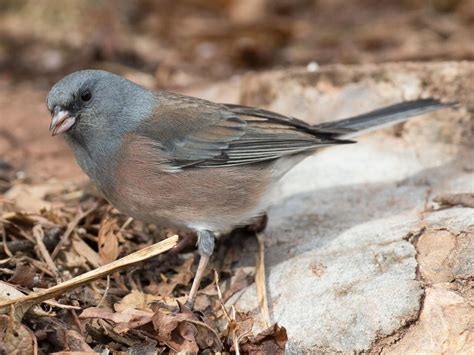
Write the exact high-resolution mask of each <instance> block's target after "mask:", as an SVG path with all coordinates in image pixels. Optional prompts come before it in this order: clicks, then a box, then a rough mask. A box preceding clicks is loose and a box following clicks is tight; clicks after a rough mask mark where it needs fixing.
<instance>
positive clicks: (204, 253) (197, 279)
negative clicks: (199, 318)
mask: <svg viewBox="0 0 474 355" xmlns="http://www.w3.org/2000/svg"><path fill="white" fill-rule="evenodd" d="M197 233H198V241H197V246H198V252H199V255H201V257H200V258H199V264H198V268H197V271H196V275H195V276H194V280H193V285H192V286H191V291H190V292H189V296H188V300H187V301H186V305H187V306H188V307H189V308H192V307H193V304H194V299H195V298H196V293H197V291H198V289H199V285H200V283H201V279H202V276H203V274H204V271H206V266H207V263H208V262H209V258H210V257H211V255H212V252H213V251H214V239H215V237H214V233H212V232H211V231H208V230H200V231H198V232H197Z"/></svg>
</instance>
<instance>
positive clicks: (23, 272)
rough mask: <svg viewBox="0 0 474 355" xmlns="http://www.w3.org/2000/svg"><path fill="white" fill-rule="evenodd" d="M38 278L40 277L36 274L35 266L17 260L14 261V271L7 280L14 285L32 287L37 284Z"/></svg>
mask: <svg viewBox="0 0 474 355" xmlns="http://www.w3.org/2000/svg"><path fill="white" fill-rule="evenodd" d="M39 280H40V277H39V275H37V274H36V270H35V268H34V267H33V266H32V265H31V264H29V263H27V262H25V261H21V260H19V261H18V262H17V263H16V267H15V273H14V274H13V275H12V277H11V278H10V279H9V280H8V282H9V283H11V284H14V285H20V286H23V287H28V288H33V287H37V286H38V283H39Z"/></svg>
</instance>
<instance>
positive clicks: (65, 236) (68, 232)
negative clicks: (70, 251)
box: [51, 203, 98, 260]
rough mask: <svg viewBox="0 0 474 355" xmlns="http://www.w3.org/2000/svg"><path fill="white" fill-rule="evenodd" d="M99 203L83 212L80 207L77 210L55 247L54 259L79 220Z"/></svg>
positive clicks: (52, 254) (52, 255)
mask: <svg viewBox="0 0 474 355" xmlns="http://www.w3.org/2000/svg"><path fill="white" fill-rule="evenodd" d="M97 206H98V204H97V203H96V204H94V206H92V207H91V208H89V209H88V210H87V211H86V212H82V210H81V209H80V208H79V211H78V212H77V215H76V217H75V218H74V219H73V220H72V221H71V222H69V224H68V225H67V229H66V232H64V234H63V235H62V237H61V239H60V240H59V242H58V244H57V245H56V247H55V248H54V250H53V252H52V253H51V258H52V259H53V260H54V259H55V258H56V256H57V255H58V253H59V251H60V250H61V248H62V247H63V245H64V243H66V241H67V240H68V238H69V236H70V235H71V233H72V231H73V230H74V228H76V226H77V225H78V224H79V222H80V221H81V220H82V219H83V218H84V217H86V216H87V215H88V214H89V213H91V212H92V211H94V210H95V209H96V208H97Z"/></svg>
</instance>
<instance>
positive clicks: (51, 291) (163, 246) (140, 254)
mask: <svg viewBox="0 0 474 355" xmlns="http://www.w3.org/2000/svg"><path fill="white" fill-rule="evenodd" d="M177 242H178V236H177V235H174V236H172V237H170V238H167V239H165V240H163V241H161V242H159V243H156V244H153V245H150V246H149V247H146V248H144V249H141V250H138V251H136V252H134V253H132V254H129V255H127V256H124V257H123V258H121V259H118V260H115V261H113V262H111V263H109V264H107V265H103V266H101V267H98V268H97V269H95V270H91V271H88V272H86V273H84V274H82V275H79V276H76V277H74V278H72V279H70V280H67V281H64V282H62V283H60V284H58V285H55V286H53V287H51V288H48V289H46V290H41V291H38V292H34V293H31V294H29V295H27V296H24V297H21V298H17V299H13V300H8V301H6V302H1V303H0V313H2V312H4V310H5V309H6V308H8V306H10V305H15V306H18V305H21V304H23V303H26V302H28V303H31V304H35V303H39V302H42V301H45V300H48V299H51V298H54V297H55V296H57V295H60V294H62V293H64V292H66V291H68V290H71V289H74V288H77V287H79V286H82V285H85V284H87V283H90V282H91V281H94V280H96V279H98V278H101V277H103V276H106V275H110V274H112V273H114V272H115V271H118V270H120V269H123V268H125V267H128V266H130V265H134V264H137V263H139V262H141V261H144V260H147V259H149V258H151V257H154V256H156V255H159V254H161V253H164V252H165V251H168V250H170V249H172V248H174V247H175V246H176V244H177Z"/></svg>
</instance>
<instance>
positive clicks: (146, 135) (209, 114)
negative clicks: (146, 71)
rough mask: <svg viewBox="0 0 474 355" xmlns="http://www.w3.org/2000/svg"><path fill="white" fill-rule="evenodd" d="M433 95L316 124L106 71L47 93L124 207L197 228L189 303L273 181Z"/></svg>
mask: <svg viewBox="0 0 474 355" xmlns="http://www.w3.org/2000/svg"><path fill="white" fill-rule="evenodd" d="M452 105H453V104H452V103H442V102H441V101H439V100H437V99H433V98H425V99H417V100H412V101H404V102H400V103H397V104H394V105H391V106H387V107H384V108H381V109H377V110H375V111H371V112H368V113H365V114H362V115H357V116H353V117H349V118H346V119H341V120H336V121H330V122H326V123H321V124H316V125H311V124H309V123H306V122H304V121H302V120H299V119H297V118H294V117H290V116H286V115H282V114H278V113H276V112H271V111H268V110H264V109H260V108H256V107H249V106H243V105H236V104H221V103H214V102H211V101H207V100H203V99H199V98H195V97H190V96H186V95H181V94H176V93H172V92H168V91H152V90H148V89H146V88H144V87H142V86H140V85H138V84H136V83H134V82H132V81H129V80H127V79H125V78H124V77H122V76H120V75H117V74H113V73H110V72H107V71H102V70H81V71H77V72H73V73H71V74H68V75H67V76H65V77H64V78H62V79H61V80H59V81H58V82H57V83H56V84H55V85H54V86H53V87H52V88H51V90H50V91H49V93H48V96H47V107H48V110H49V111H50V113H51V115H52V119H51V124H50V127H49V129H50V131H51V133H52V135H53V136H54V135H58V134H63V135H64V139H65V141H66V142H67V144H68V145H69V147H70V148H71V149H72V151H73V152H74V155H75V157H76V160H77V162H78V164H79V165H80V167H81V168H82V170H83V171H84V172H85V173H86V174H87V175H88V176H89V177H90V179H91V180H92V181H93V182H94V183H95V185H96V186H97V188H98V190H99V191H100V192H101V193H102V194H103V196H104V197H105V198H106V199H107V200H108V201H109V202H110V203H111V204H112V205H113V206H114V207H115V208H117V209H118V210H119V211H120V212H121V213H124V214H126V215H128V216H130V217H132V218H135V219H138V220H142V221H144V222H147V223H154V224H158V225H163V226H170V227H175V228H179V229H181V230H183V231H194V232H196V233H197V236H198V241H197V249H198V252H199V254H200V258H199V262H198V266H197V271H196V273H195V277H194V280H193V283H192V286H191V289H190V291H189V294H188V297H187V302H186V304H187V305H188V306H189V307H191V308H192V306H193V302H194V300H195V297H196V293H197V291H198V289H199V285H200V282H201V279H202V277H203V274H204V272H205V270H206V267H207V264H208V262H209V258H210V257H211V255H212V253H213V250H214V244H215V237H216V235H219V234H221V233H225V232H228V231H231V230H232V229H233V228H236V227H239V226H245V225H248V224H250V223H252V221H254V220H255V218H258V217H259V216H261V215H262V213H263V212H264V211H265V208H266V207H268V204H269V196H270V194H271V191H272V188H274V187H275V185H276V184H277V182H278V180H280V179H281V178H282V177H283V176H284V175H285V174H286V173H287V172H288V171H289V170H290V169H291V168H293V167H294V166H295V165H297V164H298V163H300V162H301V161H302V160H304V159H305V158H307V157H309V156H311V155H312V154H314V153H315V152H317V151H319V150H321V149H324V148H327V147H330V146H338V145H350V144H353V143H355V141H354V140H353V139H352V138H353V137H355V136H357V135H359V134H362V133H365V132H368V131H371V130H373V129H378V128H381V127H384V126H386V125H391V124H395V123H399V122H403V121H405V120H407V119H408V118H411V117H414V116H418V115H422V114H425V113H428V112H432V111H435V110H439V109H442V108H447V107H451V106H452Z"/></svg>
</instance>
